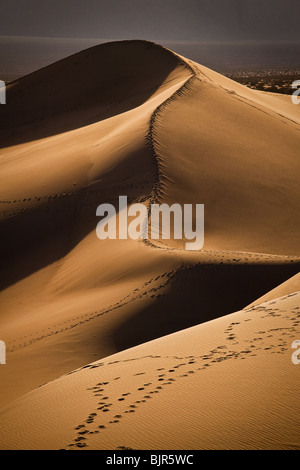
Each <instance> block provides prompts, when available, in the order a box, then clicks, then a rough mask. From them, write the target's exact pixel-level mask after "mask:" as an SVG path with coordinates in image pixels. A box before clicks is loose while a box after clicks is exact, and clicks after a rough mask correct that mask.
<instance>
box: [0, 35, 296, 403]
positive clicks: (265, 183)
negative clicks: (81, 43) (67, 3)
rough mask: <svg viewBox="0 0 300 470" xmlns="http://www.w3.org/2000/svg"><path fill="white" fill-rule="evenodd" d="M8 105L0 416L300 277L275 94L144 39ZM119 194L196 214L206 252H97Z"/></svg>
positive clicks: (124, 244) (91, 57) (290, 158)
mask: <svg viewBox="0 0 300 470" xmlns="http://www.w3.org/2000/svg"><path fill="white" fill-rule="evenodd" d="M120 57H121V58H122V60H121V61H119V58H120ZM130 74H132V80H128V76H130V77H131V75H130ZM85 76H86V80H84V77H85ZM124 81H125V82H126V84H124V83H123V82H124ZM129 82H130V84H129ZM48 83H50V85H48ZM53 87H54V91H55V93H54V94H53V93H52V91H51V90H52V88H53ZM110 87H111V88H110ZM91 90H92V91H91ZM233 92H234V93H233ZM10 97H11V99H12V106H11V108H5V110H8V111H5V110H3V109H2V107H1V113H2V117H3V119H4V121H5V122H6V117H7V123H6V124H5V126H6V127H5V126H4V127H3V133H4V136H3V140H2V142H3V149H2V150H1V151H0V170H1V171H0V175H1V184H0V188H1V190H0V200H1V201H2V202H1V229H2V233H3V237H2V244H1V250H2V251H1V258H2V260H3V265H4V269H3V271H2V273H1V274H2V275H1V281H2V284H3V292H2V293H1V296H0V303H1V314H0V332H1V339H2V340H5V341H6V343H7V346H8V351H7V352H8V364H7V366H5V367H1V369H0V380H1V390H0V404H1V405H5V404H7V403H10V402H11V401H12V400H13V399H15V398H17V397H19V396H21V395H22V394H24V393H26V392H28V391H30V390H32V389H34V388H36V387H38V386H39V385H41V384H42V383H44V382H48V381H49V380H53V379H55V378H57V377H58V376H60V375H62V374H65V373H67V372H69V371H70V370H73V369H77V368H78V367H80V366H84V365H85V364H87V363H90V362H93V361H94V360H95V359H97V358H100V357H106V356H109V355H111V354H114V353H116V352H118V351H122V350H124V349H127V348H129V347H131V346H135V345H138V344H140V343H143V342H145V341H149V340H151V339H155V338H158V337H161V336H163V335H166V334H169V333H172V332H175V331H179V330H181V329H184V328H188V327H190V326H193V325H197V324H199V323H202V322H205V321H209V320H212V319H214V318H217V317H218V316H222V315H226V314H228V313H230V312H232V311H236V310H239V309H242V308H243V307H245V305H249V304H250V303H251V302H252V301H253V300H255V299H257V298H259V297H260V296H262V295H264V294H265V293H266V292H268V291H270V290H271V289H273V288H275V287H276V286H278V284H281V283H282V282H284V281H286V280H287V279H289V278H290V277H291V276H293V275H295V274H296V273H297V272H298V271H299V257H298V258H297V256H296V255H297V254H299V242H298V240H299V236H298V233H299V218H298V212H297V201H299V188H298V185H297V184H296V179H297V172H298V170H299V163H298V159H296V151H295V146H297V145H298V147H299V137H298V134H299V130H298V129H299V116H298V114H299V113H298V111H297V110H295V108H297V107H295V106H293V105H291V104H290V103H288V102H285V101H284V99H283V98H281V97H280V98H274V97H273V96H271V97H269V96H268V95H266V94H260V93H255V92H253V91H252V90H247V89H245V88H244V87H240V86H239V85H237V84H234V83H233V82H231V81H229V80H227V79H225V78H224V77H221V76H220V75H218V74H214V73H213V72H210V71H208V70H207V69H205V68H203V67H200V66H196V65H195V64H193V63H188V62H185V61H183V59H182V58H179V57H178V56H175V55H174V54H173V53H171V52H170V51H166V50H165V49H163V48H161V47H159V46H156V45H153V44H149V43H144V42H142V41H133V42H125V43H116V44H111V45H105V46H99V47H97V48H93V49H92V50H89V51H85V52H83V53H80V54H77V55H75V56H73V57H71V58H69V59H67V60H66V61H61V62H60V63H58V64H54V65H53V66H50V67H47V68H46V69H44V70H42V71H39V72H37V73H35V74H32V75H30V76H28V77H25V78H24V79H21V80H19V81H18V82H16V83H13V84H12V85H11V89H10V90H9V91H8V99H10ZM29 97H30V98H29ZM56 98H57V99H56ZM250 100H252V101H253V102H254V103H255V109H254V108H253V107H252V105H251V106H249V103H250ZM252 101H251V102H252ZM246 102H247V103H246ZM74 103H77V105H76V106H75V107H74ZM256 108H258V109H256ZM18 109H19V111H18ZM20 109H26V113H23V114H22V113H21V112H20ZM226 110H227V111H226ZM262 110H263V111H264V112H263V113H262V112H261V111H262ZM5 113H7V115H6V114H5ZM265 113H267V114H265ZM297 113H298V114H297ZM21 114H22V115H21ZM235 115H236V117H235ZM291 119H292V121H291ZM1 122H2V121H1ZM28 123H29V124H28ZM246 124H247V126H248V127H249V128H250V130H251V132H250V133H249V135H248V137H247V132H248V131H247V129H248V127H247V128H246ZM15 126H17V127H15ZM212 129H213V130H214V133H213V134H212ZM262 129H264V132H262ZM274 130H275V131H276V132H274ZM246 131H247V132H246ZM274 142H275V143H274ZM174 143H176V146H174ZM281 152H285V153H281ZM283 154H284V155H285V158H282V155H283ZM199 155H200V157H199ZM241 155H242V156H243V159H242V161H241ZM280 155H281V156H280ZM122 194H127V195H128V197H129V199H130V201H135V200H139V199H141V198H142V199H143V200H145V201H148V202H152V201H154V200H157V201H158V200H159V201H166V202H170V201H174V202H175V201H176V202H180V203H184V202H193V203H195V204H196V203H205V204H206V211H207V214H206V220H207V221H206V245H205V248H206V249H205V250H203V251H201V252H199V253H186V252H184V251H183V250H181V249H178V248H181V246H179V245H178V244H177V243H175V242H174V241H170V242H168V244H167V245H166V243H165V242H164V243H163V244H162V243H157V242H155V244H154V243H153V241H152V243H150V244H145V243H142V242H136V241H131V240H118V241H107V242H99V240H98V239H97V238H96V234H95V227H96V223H97V219H96V217H95V212H96V207H97V206H98V205H99V204H101V203H103V202H111V203H116V202H117V198H118V196H119V195H122ZM273 202H275V203H276V204H277V205H276V206H275V205H274V204H273ZM228 211H229V212H228ZM257 211H258V212H257ZM283 233H284V237H283V236H282V234H283ZM157 247H159V248H162V249H156V248H157ZM174 247H175V248H176V249H174ZM207 248H208V249H207ZM232 250H234V251H232ZM241 250H242V251H243V253H241V252H240V251H241ZM250 251H252V253H251V252H250ZM264 251H265V253H272V255H268V254H263V252H264ZM276 254H280V256H278V255H276ZM286 255H289V256H286ZM292 255H295V256H292ZM183 312H184V314H183Z"/></svg>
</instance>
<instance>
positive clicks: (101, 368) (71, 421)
mask: <svg viewBox="0 0 300 470" xmlns="http://www.w3.org/2000/svg"><path fill="white" fill-rule="evenodd" d="M299 296H300V294H299V293H296V294H292V295H289V296H286V297H282V298H280V299H277V300H276V301H273V302H266V303H264V304H261V305H258V306H256V307H252V308H248V309H247V310H244V311H240V312H237V313H234V314H232V315H228V316H226V317H223V318H220V319H217V320H215V321H212V322H209V323H206V324H204V325H200V326H197V327H194V328H191V329H189V330H185V331H181V332H179V333H176V334H174V335H171V336H168V337H165V338H161V339H158V340H155V341H154V342H151V343H147V344H144V345H141V346H138V347H136V348H133V349H131V350H127V351H124V352H122V353H119V354H116V355H114V356H111V357H109V358H106V359H104V360H102V361H101V362H100V361H99V362H95V363H93V364H91V365H89V366H86V367H84V368H82V369H80V370H77V371H75V372H73V373H71V374H70V375H67V376H65V377H62V378H61V379H59V380H56V381H54V382H52V383H50V384H48V385H46V386H44V387H42V388H41V389H39V390H36V391H34V392H32V393H30V394H28V395H27V396H25V397H24V398H22V399H20V400H18V401H16V402H15V403H13V404H12V405H10V406H8V407H7V408H6V409H5V410H3V411H2V412H1V423H2V426H1V431H0V436H1V439H0V447H1V448H29V449H31V448H34V449H39V448H41V449H43V448H49V449H68V448H69V449H72V448H92V449H120V448H125V447H126V448H131V449H135V450H138V449H145V448H146V449H163V450H164V449H167V450H168V449H170V450H171V449H195V448H197V449H218V448H222V449H241V448H243V449H282V448H284V449H298V450H299V448H300V443H299V433H300V424H299V419H298V418H299V413H300V408H299V400H298V393H297V390H298V388H299V385H300V378H299V375H298V374H297V371H296V370H295V366H294V365H293V364H292V362H291V349H290V348H291V344H292V342H293V340H294V339H295V338H296V337H297V333H298V334H299V324H300V310H299Z"/></svg>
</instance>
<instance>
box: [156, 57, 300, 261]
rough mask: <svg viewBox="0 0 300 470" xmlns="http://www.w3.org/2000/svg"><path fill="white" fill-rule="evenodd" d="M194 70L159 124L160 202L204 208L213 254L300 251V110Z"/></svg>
mask: <svg viewBox="0 0 300 470" xmlns="http://www.w3.org/2000/svg"><path fill="white" fill-rule="evenodd" d="M190 65H191V66H192V67H193V68H194V77H193V78H191V79H190V80H189V81H188V83H187V85H186V86H185V87H184V88H183V89H182V94H181V96H180V98H179V99H177V97H176V95H175V97H174V96H173V97H172V98H171V99H170V100H169V101H168V102H167V104H165V105H163V106H162V107H160V109H159V111H158V112H157V117H156V119H155V129H154V131H153V134H154V148H155V151H156V153H157V155H158V158H159V161H160V168H161V180H162V181H161V184H160V188H159V191H158V197H159V201H161V202H167V203H169V204H171V203H174V202H177V201H180V202H181V203H195V201H198V202H199V203H200V202H202V203H204V204H205V206H206V224H205V228H206V231H205V248H206V249H213V250H218V249H227V250H236V251H250V252H251V251H254V252H261V253H277V254H297V253H299V230H300V219H299V217H298V216H297V211H298V208H299V204H300V190H299V184H298V175H299V173H300V162H299V146H300V139H299V129H300V127H299V125H300V110H299V106H298V107H297V106H295V105H293V104H292V103H291V100H290V98H289V97H279V98H278V97H276V96H274V95H271V96H268V95H267V94H266V93H261V92H257V91H253V90H249V89H247V88H246V87H244V86H242V85H240V84H237V83H235V82H233V81H231V80H229V79H227V78H225V77H222V76H220V75H219V74H216V73H214V72H211V71H210V70H208V69H206V68H204V67H201V66H199V65H197V64H193V63H190ZM282 231H284V234H285V237H284V242H283V240H282ZM177 245H178V243H177Z"/></svg>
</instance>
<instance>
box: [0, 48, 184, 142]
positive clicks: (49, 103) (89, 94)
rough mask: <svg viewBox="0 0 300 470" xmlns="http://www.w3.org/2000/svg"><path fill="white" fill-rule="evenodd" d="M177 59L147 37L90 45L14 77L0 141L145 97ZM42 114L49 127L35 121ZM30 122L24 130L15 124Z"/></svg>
mask: <svg viewBox="0 0 300 470" xmlns="http://www.w3.org/2000/svg"><path fill="white" fill-rule="evenodd" d="M178 63H179V60H178V58H176V56H175V55H174V54H172V53H170V52H168V51H167V50H166V49H163V48H160V49H158V46H157V45H154V44H152V43H150V42H144V41H124V42H116V43H108V44H103V45H100V46H96V47H92V48H90V49H88V50H86V51H82V52H80V53H78V54H75V55H74V56H71V57H69V58H67V59H63V60H61V61H59V62H57V63H55V64H53V65H50V66H48V67H45V68H44V69H41V70H39V71H37V72H34V73H32V74H30V75H28V76H26V77H24V78H22V79H20V80H16V81H15V82H12V83H11V84H10V85H9V86H8V89H7V103H8V106H7V108H6V109H5V110H3V109H1V114H0V119H1V121H0V122H1V135H0V136H1V143H2V145H4V144H8V145H12V144H13V145H15V144H17V143H21V142H23V141H26V140H27V139H30V140H36V139H40V138H43V137H47V136H48V135H53V134H59V133H61V132H66V131H69V130H72V129H74V128H78V127H80V126H81V125H86V124H90V123H92V122H97V121H99V120H100V119H101V120H102V119H107V118H109V117H111V116H115V115H117V114H120V113H124V112H125V111H128V110H129V109H132V108H135V107H137V106H139V105H141V104H142V103H144V102H145V101H147V99H148V98H149V97H150V96H151V95H153V94H154V93H155V91H156V90H157V89H158V88H159V87H160V86H161V85H162V84H163V82H164V81H165V79H166V78H167V77H168V75H169V74H170V73H171V72H172V70H174V69H175V68H176V67H177V66H178ZM61 115H63V116H62V117H61ZM45 118H46V119H47V120H49V118H51V119H52V122H51V129H49V128H48V126H46V125H45V124H46V123H44V125H42V124H43V123H41V124H40V125H39V121H40V120H44V119H45ZM57 119H58V120H57ZM56 120H57V121H56ZM33 124H35V128H33V129H32V128H31V127H30V128H29V129H26V131H27V132H26V133H25V135H23V134H22V133H20V132H19V130H18V129H16V128H19V127H22V126H28V125H33ZM47 124H48V123H47Z"/></svg>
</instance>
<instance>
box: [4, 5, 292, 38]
mask: <svg viewBox="0 0 300 470" xmlns="http://www.w3.org/2000/svg"><path fill="white" fill-rule="evenodd" d="M0 24H1V29H0V34H1V35H2V36H5V35H10V36H42V37H81V38H82V37H86V38H88V37H89V38H103V39H132V38H136V39H137V38H138V39H153V40H160V39H161V40H210V41H214V40H215V41H219V40H222V41H235V40H237V41H243V40H272V41H276V40H299V39H300V37H299V36H300V35H299V30H300V27H299V11H298V8H297V2H296V1H295V0H146V1H145V0H48V1H46V0H0Z"/></svg>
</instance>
